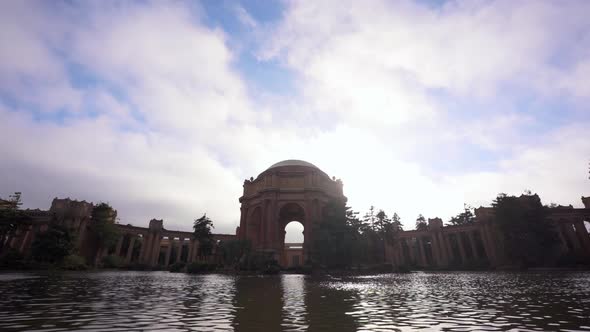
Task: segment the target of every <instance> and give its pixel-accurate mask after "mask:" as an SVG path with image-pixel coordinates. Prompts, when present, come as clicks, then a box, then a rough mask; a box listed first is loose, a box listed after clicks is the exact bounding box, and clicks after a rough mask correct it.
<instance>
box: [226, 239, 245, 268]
mask: <svg viewBox="0 0 590 332" xmlns="http://www.w3.org/2000/svg"><path fill="white" fill-rule="evenodd" d="M251 247H252V245H251V243H250V241H249V240H229V241H221V242H220V243H219V249H220V251H221V255H222V257H223V264H224V265H228V266H238V264H239V263H240V260H241V259H242V258H244V257H246V256H247V255H248V254H249V253H250V250H251Z"/></svg>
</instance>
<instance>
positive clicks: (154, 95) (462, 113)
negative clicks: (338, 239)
mask: <svg viewBox="0 0 590 332" xmlns="http://www.w3.org/2000/svg"><path fill="white" fill-rule="evenodd" d="M1 6H2V7H3V8H0V28H2V29H0V34H1V35H0V36H2V37H3V38H0V40H3V41H5V40H10V43H6V42H0V60H1V61H0V117H1V118H2V120H3V121H1V122H0V142H2V143H1V144H0V155H2V156H3V157H2V159H1V160H0V172H1V173H0V174H2V176H0V188H1V189H2V193H0V194H1V195H7V194H9V193H10V192H12V191H22V192H23V193H24V199H25V204H26V206H28V207H41V208H47V207H48V205H49V204H50V200H51V199H52V198H53V197H55V196H59V197H67V196H70V197H72V198H77V199H86V200H91V201H95V202H97V201H108V202H110V203H111V204H112V205H113V206H114V207H115V208H116V209H118V211H119V216H120V218H121V222H122V223H132V224H135V225H143V226H145V225H147V221H148V220H149V219H151V218H153V217H156V218H163V219H164V220H165V227H167V228H170V229H175V228H179V229H185V230H188V229H190V227H191V222H192V220H193V219H194V218H196V217H199V216H200V215H201V214H202V213H205V212H207V214H208V215H209V216H210V217H212V219H213V220H214V221H215V225H216V229H215V231H216V232H223V233H232V232H233V231H234V229H235V227H236V226H237V225H238V220H239V203H238V197H239V196H240V195H241V191H242V183H243V179H244V178H249V177H250V176H256V175H257V174H258V173H259V172H261V171H263V170H264V169H266V168H267V167H268V166H270V165H271V164H273V163H275V162H277V161H279V160H282V159H293V158H296V159H305V160H308V161H310V162H312V163H314V164H316V165H317V166H319V167H320V168H322V169H323V170H324V171H326V172H327V173H328V174H329V175H330V176H336V177H338V178H341V179H342V180H343V182H344V190H345V194H346V195H347V196H348V197H349V204H350V205H351V206H352V207H353V208H354V209H355V210H360V211H362V212H364V211H365V210H366V209H368V207H369V206H370V205H375V206H376V207H378V208H383V209H385V210H386V211H387V212H388V213H389V214H392V213H393V212H394V211H395V212H397V213H399V214H400V215H401V216H402V220H403V221H404V223H405V226H406V228H411V227H412V225H413V220H414V218H415V217H416V216H417V215H418V213H423V214H424V215H426V216H427V217H434V216H440V217H443V218H445V219H447V218H448V217H450V216H451V215H453V214H456V213H457V212H459V211H460V209H461V208H462V207H463V203H468V204H472V205H479V204H489V203H490V202H491V200H492V199H493V198H494V197H495V195H496V194H497V193H498V192H508V193H511V194H519V193H521V192H522V190H524V189H532V190H534V191H538V192H539V193H540V194H541V197H542V198H543V199H544V201H545V202H546V203H549V202H550V201H555V202H557V203H561V204H569V203H577V200H578V199H579V196H580V195H581V194H583V192H584V190H585V188H586V187H584V185H585V183H584V182H583V181H584V179H585V178H586V177H587V175H586V172H585V171H586V169H585V167H586V165H587V158H588V155H590V145H589V143H587V140H584V137H585V128H587V126H588V124H589V122H590V119H589V118H588V113H587V106H585V105H587V104H585V103H584V102H583V101H584V100H586V99H585V98H587V97H588V91H587V90H588V89H587V86H588V85H587V84H586V83H585V77H586V76H587V75H585V73H586V72H587V67H588V65H587V62H588V61H587V58H588V57H587V54H588V53H587V51H588V50H590V47H589V42H588V41H589V38H588V36H589V35H588V29H589V27H588V26H589V25H588V24H587V23H586V21H585V20H583V15H582V13H583V12H584V10H585V9H586V8H585V6H588V5H587V4H585V3H584V2H581V3H577V2H571V3H568V4H566V5H560V6H557V5H555V4H553V3H550V2H527V1H525V2H519V3H516V4H514V3H512V2H510V3H508V2H506V1H493V2H463V1H453V2H448V3H446V4H444V5H443V6H441V7H436V8H434V7H425V6H421V5H419V4H418V3H415V2H409V1H403V2H395V3H391V2H379V1H373V2H368V3H367V4H366V5H363V6H358V5H357V4H356V3H354V2H352V3H349V4H341V3H332V4H330V3H328V2H321V3H313V2H293V3H289V4H288V7H287V8H286V10H285V12H284V13H283V16H282V17H281V18H277V21H275V22H274V23H265V24H264V25H262V24H257V23H256V21H254V20H251V16H250V15H249V13H247V12H246V11H245V10H243V8H242V7H239V6H236V7H233V8H232V9H229V10H230V11H231V13H232V14H233V15H237V16H238V19H240V20H241V23H242V24H243V25H244V26H246V27H248V29H247V30H248V31H249V32H248V33H251V34H252V35H253V36H254V37H255V38H253V39H254V40H256V41H258V42H260V43H261V44H260V45H258V46H259V47H260V48H259V49H247V50H243V49H241V48H242V47H244V45H242V44H241V43H240V41H239V40H238V41H236V40H235V38H232V36H229V35H228V32H227V31H224V30H223V29H222V27H211V26H209V25H207V24H205V23H204V22H205V21H206V20H205V19H204V18H205V17H206V15H207V13H206V12H205V11H204V10H202V9H201V8H198V6H197V7H196V8H195V7H194V6H192V7H191V6H189V5H188V4H186V3H182V2H180V3H178V2H175V3H172V4H169V3H167V4H163V3H159V2H146V3H143V2H142V3H127V2H123V3H120V2H101V3H93V4H72V3H67V2H64V3H57V4H47V3H43V2H39V3H36V2H23V3H2V5H1ZM240 8H242V10H240ZM556 22H562V24H559V25H557V24H556ZM273 24H274V25H273ZM549 27H551V28H549ZM247 46H248V47H251V45H250V44H248V45H247ZM245 52H257V55H258V56H259V58H260V59H261V60H262V62H261V63H260V64H259V65H260V66H264V65H267V64H268V63H269V62H272V63H273V64H274V63H275V62H278V63H280V64H281V65H283V66H285V67H287V69H288V71H285V73H290V74H292V75H293V76H292V77H288V78H285V79H290V80H292V81H293V82H295V83H294V89H295V90H294V91H292V93H291V94H285V95H272V94H271V93H270V92H268V91H258V90H256V91H252V90H251V88H250V80H251V78H249V77H247V76H244V74H240V73H242V72H243V71H239V70H238V69H239V68H237V66H239V63H240V61H239V58H238V57H239V56H242V55H243V54H244V53H245ZM266 83H267V84H270V85H272V84H276V83H277V82H276V81H271V82H266ZM258 86H260V85H258ZM562 99H567V100H568V101H572V104H574V105H576V110H575V111H573V110H572V109H571V108H563V109H561V108H560V109H559V115H553V117H549V118H548V119H546V118H544V117H543V116H545V115H544V114H546V113H551V114H554V113H556V112H557V111H555V112H547V111H546V110H543V107H539V106H538V105H547V104H552V103H554V104H555V105H558V107H562V106H564V105H566V106H567V105H568V104H564V103H562V102H561V101H562ZM523 100H524V101H527V102H528V103H525V102H523ZM531 100H532V101H531ZM555 100H558V102H557V103H555ZM523 105H525V106H523ZM541 115H543V116H541ZM554 119H560V121H554V122H552V120H554Z"/></svg>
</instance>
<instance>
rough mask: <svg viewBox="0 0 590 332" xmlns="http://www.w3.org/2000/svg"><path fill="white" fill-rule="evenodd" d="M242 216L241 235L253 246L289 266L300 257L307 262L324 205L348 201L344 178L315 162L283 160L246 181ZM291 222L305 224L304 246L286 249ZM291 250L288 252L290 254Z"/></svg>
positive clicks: (239, 231) (299, 259)
mask: <svg viewBox="0 0 590 332" xmlns="http://www.w3.org/2000/svg"><path fill="white" fill-rule="evenodd" d="M239 200H240V203H241V208H240V211H241V217H240V226H239V228H238V230H237V235H238V238H240V239H247V240H249V241H250V243H251V245H252V248H253V249H254V250H256V251H258V252H265V253H267V254H268V255H269V256H272V257H274V258H275V259H276V260H277V261H278V262H279V263H280V264H281V265H282V266H290V265H292V263H293V257H294V256H297V257H299V258H297V260H298V261H299V262H300V264H303V262H305V261H306V259H307V257H306V255H307V252H308V251H309V248H308V245H309V244H310V243H312V242H311V239H312V237H313V228H314V227H313V226H314V224H315V223H318V222H320V220H321V211H322V209H323V207H324V206H325V205H326V204H327V203H328V202H330V201H332V200H339V201H341V202H344V203H345V202H346V197H345V196H344V195H343V193H342V181H340V180H337V179H335V178H330V177H329V176H328V175H327V174H326V173H324V172H323V171H322V170H320V169H319V168H318V167H316V166H315V165H313V164H311V163H308V162H306V161H303V160H284V161H281V162H278V163H276V164H274V165H272V166H270V167H269V168H268V169H266V170H265V171H263V172H262V173H260V174H259V175H258V176H257V177H256V179H254V178H250V180H246V181H244V193H243V195H242V197H240V199H239ZM292 221H297V222H300V223H301V224H302V225H303V228H304V231H303V241H304V243H303V246H302V248H299V249H298V250H299V251H298V252H297V253H295V251H294V248H287V250H285V227H286V226H287V224H288V223H290V222H292ZM287 253H288V255H287Z"/></svg>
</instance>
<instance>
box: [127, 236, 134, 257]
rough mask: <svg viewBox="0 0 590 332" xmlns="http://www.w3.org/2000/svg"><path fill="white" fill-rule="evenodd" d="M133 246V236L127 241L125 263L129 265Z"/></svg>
mask: <svg viewBox="0 0 590 332" xmlns="http://www.w3.org/2000/svg"><path fill="white" fill-rule="evenodd" d="M133 245H135V236H132V237H131V238H130V239H129V247H128V248H127V255H125V263H127V264H129V263H131V256H132V255H133Z"/></svg>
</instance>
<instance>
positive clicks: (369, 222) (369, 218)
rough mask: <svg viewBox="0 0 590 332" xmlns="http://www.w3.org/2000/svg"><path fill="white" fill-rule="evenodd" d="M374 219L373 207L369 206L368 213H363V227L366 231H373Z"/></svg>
mask: <svg viewBox="0 0 590 332" xmlns="http://www.w3.org/2000/svg"><path fill="white" fill-rule="evenodd" d="M375 219H376V217H375V207H374V206H373V205H371V207H370V208H369V212H367V213H365V215H364V217H363V226H364V227H366V228H368V229H371V230H375Z"/></svg>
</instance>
